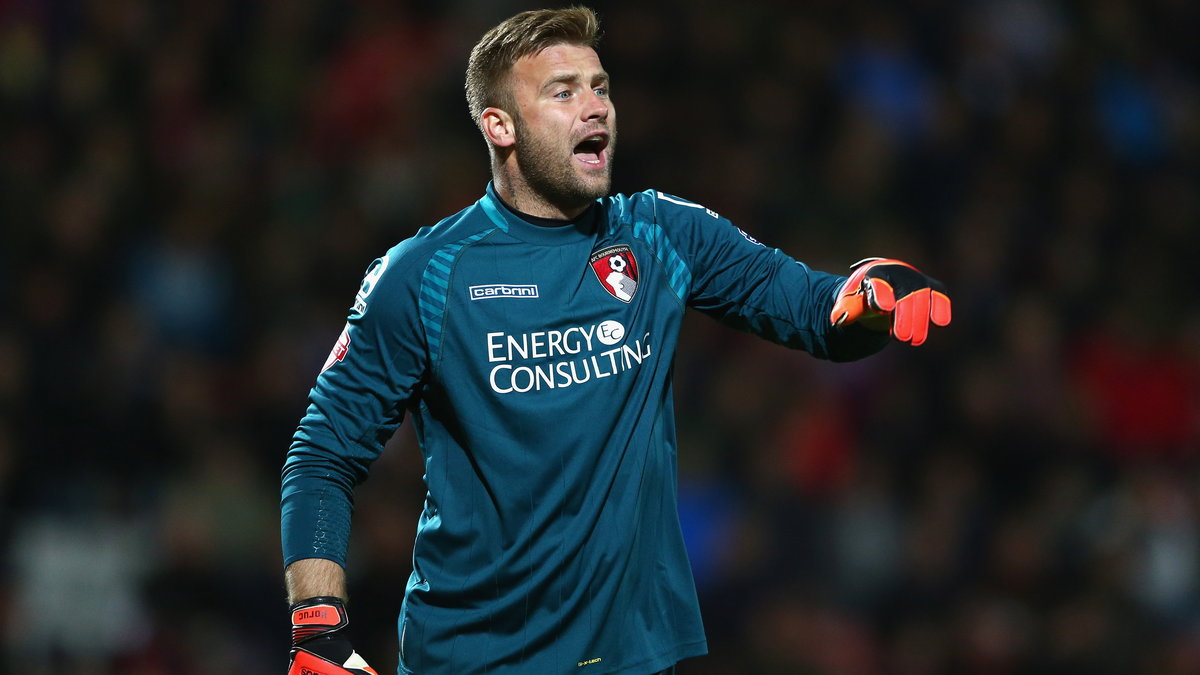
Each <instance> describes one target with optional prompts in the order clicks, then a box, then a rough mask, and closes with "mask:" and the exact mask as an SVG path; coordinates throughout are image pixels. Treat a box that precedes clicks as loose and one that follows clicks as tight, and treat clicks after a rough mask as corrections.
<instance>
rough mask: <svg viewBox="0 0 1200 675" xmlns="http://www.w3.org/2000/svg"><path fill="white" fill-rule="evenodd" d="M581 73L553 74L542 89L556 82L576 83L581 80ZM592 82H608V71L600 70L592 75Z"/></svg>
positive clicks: (548, 87)
mask: <svg viewBox="0 0 1200 675" xmlns="http://www.w3.org/2000/svg"><path fill="white" fill-rule="evenodd" d="M580 79H581V78H580V77H579V73H559V74H556V75H551V76H550V79H548V80H546V83H545V84H543V85H542V88H541V91H546V90H547V89H550V88H551V87H553V86H554V85H556V84H575V83H577V82H579V81H580ZM592 82H593V83H595V84H608V72H606V71H603V70H602V71H600V72H598V73H596V74H595V75H593V76H592Z"/></svg>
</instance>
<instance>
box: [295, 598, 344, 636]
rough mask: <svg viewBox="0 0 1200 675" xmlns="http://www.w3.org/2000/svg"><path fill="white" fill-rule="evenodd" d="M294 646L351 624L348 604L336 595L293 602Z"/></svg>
mask: <svg viewBox="0 0 1200 675" xmlns="http://www.w3.org/2000/svg"><path fill="white" fill-rule="evenodd" d="M291 614H292V646H293V647H294V646H296V645H298V644H300V643H301V642H307V641H308V640H312V639H313V638H317V637H321V636H323V635H329V634H330V633H334V632H336V631H339V630H342V629H343V628H345V627H346V626H348V625H350V617H349V615H348V614H347V613H346V605H345V603H344V602H342V599H341V598H339V597H335V596H325V595H322V596H317V597H315V598H307V599H305V600H301V601H299V602H296V603H294V604H292V607H291Z"/></svg>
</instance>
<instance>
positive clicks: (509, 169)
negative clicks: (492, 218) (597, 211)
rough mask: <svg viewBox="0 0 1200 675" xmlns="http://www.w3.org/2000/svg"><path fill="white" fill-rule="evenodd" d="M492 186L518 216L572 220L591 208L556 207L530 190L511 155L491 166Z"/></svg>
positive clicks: (536, 192) (542, 196)
mask: <svg viewBox="0 0 1200 675" xmlns="http://www.w3.org/2000/svg"><path fill="white" fill-rule="evenodd" d="M492 182H493V183H494V184H495V185H496V194H498V195H500V198H501V199H503V200H504V203H506V204H508V205H509V206H510V207H512V208H513V209H515V210H517V211H520V212H521V213H525V214H528V215H531V216H537V217H538V218H552V219H555V220H574V219H575V217H576V216H578V215H579V214H581V213H583V212H584V211H586V210H587V208H588V206H590V205H591V201H587V202H584V203H582V204H577V205H562V204H555V203H554V202H552V201H550V200H549V199H547V198H546V196H545V195H542V194H541V193H539V192H538V191H537V190H534V189H533V187H532V186H531V185H530V184H529V181H527V180H526V179H525V176H524V175H523V174H522V173H521V171H520V170H519V169H518V168H517V161H516V157H515V156H513V155H511V154H510V155H509V156H508V157H507V158H506V159H505V160H504V161H502V162H496V163H494V164H493V166H492Z"/></svg>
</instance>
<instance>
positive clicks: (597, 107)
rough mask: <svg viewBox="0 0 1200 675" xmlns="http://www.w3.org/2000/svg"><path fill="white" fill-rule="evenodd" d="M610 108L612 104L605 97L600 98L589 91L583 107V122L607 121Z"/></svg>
mask: <svg viewBox="0 0 1200 675" xmlns="http://www.w3.org/2000/svg"><path fill="white" fill-rule="evenodd" d="M611 108H612V102H611V101H609V100H608V98H607V97H604V96H600V95H598V94H597V93H596V92H594V91H590V90H589V91H588V96H587V99H586V100H585V103H584V106H583V119H584V120H585V121H591V120H600V121H604V120H607V119H608V115H609V112H610V111H611Z"/></svg>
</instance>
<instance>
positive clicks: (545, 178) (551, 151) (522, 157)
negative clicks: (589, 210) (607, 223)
mask: <svg viewBox="0 0 1200 675" xmlns="http://www.w3.org/2000/svg"><path fill="white" fill-rule="evenodd" d="M515 121H516V127H517V144H516V150H517V168H518V169H520V171H521V175H522V176H523V177H524V178H525V182H526V183H528V184H529V187H530V188H531V189H532V190H533V191H534V193H535V194H537V195H538V196H540V197H541V198H542V199H544V200H546V201H547V202H549V203H550V204H553V205H554V206H556V207H558V208H559V209H560V210H562V211H565V212H569V211H572V210H574V209H577V208H581V207H584V206H586V205H587V204H589V203H591V202H593V201H595V200H597V199H599V198H601V197H605V196H608V191H609V188H610V186H611V184H612V160H613V147H614V145H615V144H616V140H617V132H616V129H607V131H608V132H609V141H608V148H607V152H608V162H607V164H606V165H605V167H604V172H603V174H602V175H597V176H594V177H591V178H592V180H588V179H587V178H588V177H584V176H580V175H579V173H578V172H577V171H576V167H575V161H576V160H575V156H574V153H573V152H572V149H571V148H563V147H562V143H561V140H560V139H554V138H548V137H545V136H539V135H537V134H536V133H534V132H533V130H532V129H531V128H530V127H528V126H527V125H526V124H525V120H524V119H523V118H521V117H520V116H519V115H517V116H515Z"/></svg>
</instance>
